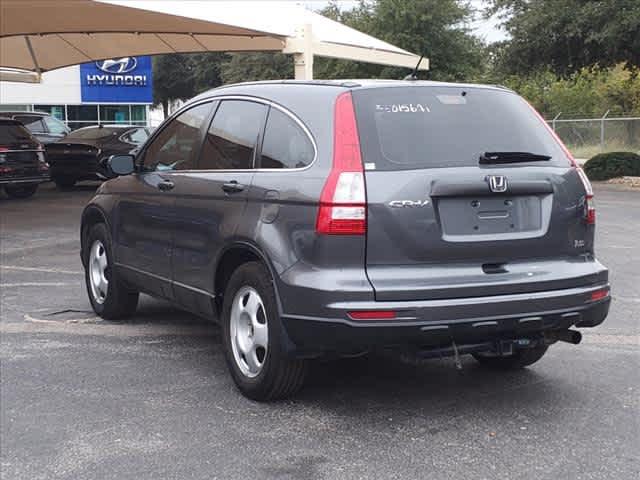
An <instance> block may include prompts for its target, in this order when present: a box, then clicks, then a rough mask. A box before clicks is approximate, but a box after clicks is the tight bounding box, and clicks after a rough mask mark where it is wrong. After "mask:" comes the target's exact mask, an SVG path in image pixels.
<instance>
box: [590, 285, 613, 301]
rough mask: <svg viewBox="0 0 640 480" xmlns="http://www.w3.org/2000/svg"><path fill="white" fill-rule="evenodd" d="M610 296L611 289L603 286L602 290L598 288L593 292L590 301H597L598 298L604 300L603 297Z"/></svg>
mask: <svg viewBox="0 0 640 480" xmlns="http://www.w3.org/2000/svg"><path fill="white" fill-rule="evenodd" d="M608 296H609V289H608V288H603V289H602V290H596V291H595V292H591V297H590V301H591V302H597V301H598V300H602V299H603V298H607V297H608Z"/></svg>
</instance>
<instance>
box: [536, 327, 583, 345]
mask: <svg viewBox="0 0 640 480" xmlns="http://www.w3.org/2000/svg"><path fill="white" fill-rule="evenodd" d="M545 336H546V338H547V340H550V341H551V342H567V343H572V344H573V345H578V344H579V343H580V342H581V341H582V334H581V333H580V332H578V331H577V330H558V331H555V332H549V333H548V334H547V335H545Z"/></svg>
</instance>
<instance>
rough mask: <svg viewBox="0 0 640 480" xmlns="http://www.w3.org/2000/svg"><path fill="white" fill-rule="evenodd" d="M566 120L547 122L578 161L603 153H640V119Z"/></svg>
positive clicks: (621, 117)
mask: <svg viewBox="0 0 640 480" xmlns="http://www.w3.org/2000/svg"><path fill="white" fill-rule="evenodd" d="M608 113H609V112H607V113H605V114H604V115H603V116H602V117H600V118H566V117H565V118H563V117H564V116H563V115H562V114H558V115H556V116H555V117H554V118H552V119H550V120H547V122H548V123H549V125H550V126H551V128H552V129H553V130H554V131H555V132H556V133H557V134H558V136H559V137H560V138H561V139H562V141H563V142H564V143H565V145H566V146H567V148H569V150H570V151H571V153H572V154H573V156H574V157H576V158H582V159H589V158H591V157H593V156H594V155H596V154H598V153H603V152H620V151H622V152H636V153H640V117H634V116H620V117H611V116H609V114H608Z"/></svg>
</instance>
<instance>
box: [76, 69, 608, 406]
mask: <svg viewBox="0 0 640 480" xmlns="http://www.w3.org/2000/svg"><path fill="white" fill-rule="evenodd" d="M109 164H110V168H111V169H112V171H113V173H115V174H119V175H120V176H119V177H118V178H116V179H114V180H111V181H109V182H106V183H105V184H103V185H102V186H101V187H100V189H99V190H98V192H97V195H96V196H95V197H94V198H93V199H92V200H91V202H90V203H89V205H88V206H87V207H86V209H85V210H84V213H83V216H82V233H81V235H82V260H83V263H84V265H85V270H86V283H87V290H88V292H89V298H90V300H91V303H92V305H93V308H94V310H95V311H96V312H97V313H98V314H99V315H101V316H102V317H104V318H106V319H115V318H121V317H126V316H128V315H131V314H133V313H134V311H135V309H136V304H137V301H138V293H139V292H144V293H148V294H151V295H154V296H158V297H163V298H166V299H169V300H172V301H174V302H175V303H177V304H178V305H180V306H182V307H183V308H184V309H186V310H189V311H191V312H194V313H196V314H198V315H202V316H204V317H208V318H212V319H216V320H217V321H219V322H220V323H221V326H222V330H223V332H224V336H223V339H224V340H223V341H224V349H225V354H226V358H227V361H228V365H229V369H230V371H231V374H232V376H233V379H234V380H235V382H236V384H237V385H238V387H239V388H240V390H241V391H242V392H243V393H244V394H245V395H247V396H249V397H251V398H254V399H258V400H266V399H273V398H279V397H284V396H287V395H290V394H292V393H293V392H295V391H296V390H297V389H298V388H299V387H300V386H301V385H302V383H303V380H304V376H305V372H306V368H307V364H308V361H309V359H313V358H318V357H325V356H341V355H355V354H360V353H366V352H369V351H372V350H375V349H381V348H385V349H397V350H403V351H404V352H406V353H410V354H412V355H417V356H419V357H430V356H441V355H456V356H458V355H461V354H467V353H469V354H473V355H474V356H475V358H476V359H477V360H478V361H479V362H481V363H482V364H485V365H487V366H491V367H499V368H518V367H524V366H527V365H530V364H532V363H534V362H535V361H537V360H538V359H540V358H541V357H542V356H543V355H544V353H545V352H546V350H547V348H548V346H549V345H550V344H552V343H554V342H556V341H558V340H563V341H568V342H572V343H578V342H579V340H580V334H579V333H578V332H577V331H575V330H570V328H571V327H574V326H575V327H593V326H596V325H598V324H600V323H601V322H602V321H603V320H604V318H605V317H606V315H607V312H608V309H609V303H610V294H609V283H608V271H607V269H606V268H605V267H604V266H602V265H601V264H600V263H599V262H598V261H597V260H596V259H595V257H594V248H593V241H594V228H595V226H594V223H595V210H594V205H593V193H592V191H591V186H590V185H589V182H588V180H587V179H586V177H585V175H584V174H583V172H582V170H580V169H579V168H578V167H577V166H576V164H575V162H574V161H573V159H572V157H571V155H570V154H569V152H568V151H567V150H566V149H565V148H564V146H563V145H562V144H561V142H560V141H559V140H558V139H557V138H556V137H555V136H554V134H553V132H552V131H551V130H550V129H549V128H548V127H547V125H546V123H545V122H544V120H542V118H540V116H539V115H538V114H537V113H536V112H535V110H534V109H533V108H532V107H531V106H529V105H528V104H527V102H525V101H524V100H523V99H522V98H520V97H519V96H517V95H516V94H515V93H513V92H512V91H509V90H507V89H504V88H500V87H491V86H482V85H461V84H445V83H436V82H421V81H368V80H367V81H357V82H356V81H350V82H326V81H325V82H321V81H317V82H291V81H285V82H260V83H249V84H241V85H232V86H228V87H224V88H218V89H215V90H212V91H209V92H207V93H205V94H203V95H200V96H199V97H197V98H195V99H194V100H193V101H191V102H190V103H188V104H187V105H185V106H184V107H183V108H182V109H181V110H180V111H179V112H177V113H176V114H174V115H173V116H172V117H171V118H169V119H168V120H166V121H165V123H164V124H163V125H162V126H161V127H160V128H158V129H157V130H156V132H155V133H154V135H153V136H152V137H151V138H150V139H149V141H147V143H146V144H145V145H144V146H143V148H142V149H141V151H140V153H139V154H138V155H137V157H136V158H135V159H134V158H133V157H132V156H128V155H118V156H114V157H112V158H111V159H110V161H109Z"/></svg>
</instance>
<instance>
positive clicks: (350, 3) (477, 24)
mask: <svg viewBox="0 0 640 480" xmlns="http://www.w3.org/2000/svg"><path fill="white" fill-rule="evenodd" d="M470 1H471V4H472V5H473V6H474V7H475V8H476V9H482V8H483V7H484V5H485V4H486V2H485V1H484V0H470ZM358 2H359V0H338V4H339V5H340V7H341V8H343V9H348V8H353V7H354V6H355V5H357V4H358ZM299 3H302V4H303V5H305V6H306V7H307V8H310V9H312V10H320V9H321V8H323V7H325V6H326V5H327V4H328V3H329V2H328V1H327V0H301V1H299ZM470 26H471V29H472V31H473V33H474V34H475V35H477V36H478V37H480V38H482V39H484V40H485V41H486V42H487V43H493V42H497V41H500V40H504V39H506V38H507V34H506V33H505V32H504V31H503V30H501V29H500V28H499V25H498V20H497V19H496V18H495V17H492V18H489V19H484V18H479V19H477V20H476V21H474V22H472V23H471V25H470Z"/></svg>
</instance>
